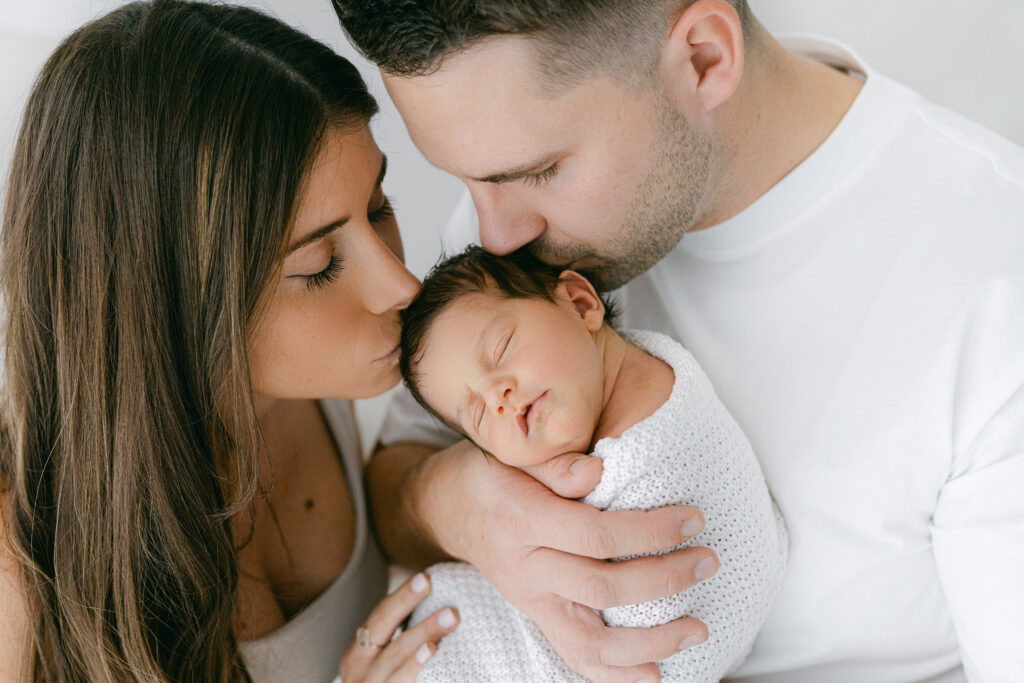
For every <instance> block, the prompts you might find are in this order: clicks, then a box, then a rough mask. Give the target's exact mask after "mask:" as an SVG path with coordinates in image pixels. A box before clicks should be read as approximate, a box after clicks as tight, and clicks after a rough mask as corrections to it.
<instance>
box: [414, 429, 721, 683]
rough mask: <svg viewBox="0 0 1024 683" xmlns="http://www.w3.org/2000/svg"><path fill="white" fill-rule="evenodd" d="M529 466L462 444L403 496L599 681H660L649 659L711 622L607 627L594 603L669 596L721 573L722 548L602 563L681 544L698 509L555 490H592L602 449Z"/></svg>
mask: <svg viewBox="0 0 1024 683" xmlns="http://www.w3.org/2000/svg"><path fill="white" fill-rule="evenodd" d="M581 457H583V458H584V459H583V460H580V459H579V458H581ZM530 474H531V475H533V476H528V475H527V474H525V473H524V472H522V471H520V470H518V469H515V468H511V467H507V466H506V465H504V464H502V463H500V462H499V461H497V460H495V459H494V458H492V457H490V456H487V455H485V454H483V453H482V452H481V451H480V450H479V449H477V448H476V447H475V446H473V445H472V444H470V443H469V442H462V443H460V444H457V445H456V446H453V447H452V448H449V449H447V450H444V451H440V452H438V453H436V454H434V455H432V456H430V457H427V458H425V459H423V460H422V462H420V463H419V466H418V467H417V468H415V470H414V471H413V473H412V474H411V475H410V476H409V477H408V479H407V481H406V485H405V486H403V487H402V495H403V497H405V498H406V501H405V502H406V503H408V507H407V510H408V511H409V512H410V514H411V516H412V517H413V518H414V520H410V521H413V523H419V524H420V526H421V528H422V529H423V530H425V531H426V533H427V534H429V536H430V537H431V540H432V541H433V542H434V543H435V544H436V545H437V546H438V547H439V548H440V549H442V550H443V551H444V552H445V553H447V554H448V555H451V556H452V557H457V558H460V559H463V560H465V561H467V562H469V563H471V564H473V565H474V566H476V568H477V569H479V570H480V572H481V573H482V574H483V575H484V576H485V577H486V578H487V579H488V580H489V581H490V582H491V583H493V584H494V586H495V587H496V588H497V589H498V590H499V591H500V592H501V593H502V595H504V596H505V598H506V599H507V600H509V602H511V603H512V604H513V605H515V606H516V607H517V608H518V609H519V610H521V611H522V612H524V613H525V614H527V615H528V616H529V617H530V618H531V619H533V621H534V622H535V623H536V624H537V626H538V627H539V628H540V630H541V631H542V632H543V633H544V635H545V636H546V637H547V638H548V640H549V641H550V642H551V644H552V646H553V647H554V648H555V650H556V651H557V652H558V653H559V655H561V656H562V658H563V659H565V661H566V662H567V663H568V664H569V666H570V667H571V668H572V669H574V670H575V671H577V672H579V673H580V674H582V675H584V676H586V677H588V678H590V679H592V680H594V681H598V682H599V683H605V682H608V683H613V682H614V683H619V682H620V681H621V682H623V683H626V682H628V683H635V682H636V681H640V680H650V681H655V680H659V678H660V676H659V673H658V669H657V667H656V666H655V665H654V664H653V663H652V662H655V661H657V660H661V659H664V658H666V657H669V656H671V655H672V654H674V653H675V652H678V651H679V650H680V649H682V648H685V647H689V646H692V645H696V644H698V643H701V642H703V641H704V640H706V639H707V628H706V627H705V626H704V624H702V623H701V622H700V621H698V620H696V619H692V618H683V619H679V620H676V621H674V622H671V623H668V624H665V625H662V626H657V627H654V628H645V629H639V628H637V629H630V628H610V627H608V626H605V624H604V623H603V622H602V620H601V618H600V617H599V616H598V615H597V614H596V613H594V612H593V609H603V608H607V607H612V606H617V605H628V604H634V603H639V602H644V601H647V600H653V599H656V598H661V597H665V596H667V595H671V594H673V593H678V592H680V591H682V590H685V589H687V588H689V587H690V586H692V585H693V584H694V583H696V582H697V581H700V580H703V579H706V578H708V577H709V576H711V575H712V574H714V572H715V571H716V570H717V568H718V560H717V558H716V557H715V555H714V553H713V552H712V551H711V550H709V549H707V548H700V547H697V548H685V549H682V550H678V551H675V552H672V553H668V554H666V555H661V556H651V557H641V558H636V559H632V560H628V561H623V562H607V561H606V560H608V559H611V558H615V557H622V556H626V555H638V554H644V553H652V552H656V551H660V550H664V549H666V548H670V547H672V546H675V545H678V544H680V543H682V542H683V541H685V540H686V539H688V538H690V537H691V536H693V535H695V534H696V533H698V532H699V531H700V530H701V529H702V528H703V525H704V520H703V517H702V516H701V515H700V512H699V511H698V510H696V509H695V508H692V507H684V506H679V507H666V508H661V509H658V510H651V511H649V512H642V511H619V512H602V511H599V510H597V509H596V508H594V507H591V506H589V505H585V504H583V503H579V502H577V501H573V500H567V499H565V498H562V497H560V496H558V495H556V494H555V493H553V491H558V492H560V493H563V494H564V495H571V496H580V495H583V494H585V493H587V492H589V490H590V489H592V488H593V486H594V485H595V484H596V482H597V480H598V479H600V476H601V470H600V461H599V459H597V458H589V459H588V458H586V457H585V456H581V455H575V456H562V458H560V459H558V460H556V461H554V462H551V463H546V464H545V465H543V466H540V467H537V468H531V471H530ZM535 477H536V478H535ZM538 480H542V481H543V482H544V484H542V483H541V481H538ZM545 484H547V485H545ZM549 487H550V488H549ZM591 608H592V609H591Z"/></svg>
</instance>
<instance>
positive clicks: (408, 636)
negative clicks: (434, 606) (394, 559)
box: [339, 572, 459, 683]
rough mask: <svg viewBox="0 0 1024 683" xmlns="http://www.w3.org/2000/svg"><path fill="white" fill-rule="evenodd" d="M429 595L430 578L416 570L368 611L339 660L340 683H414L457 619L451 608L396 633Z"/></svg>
mask: <svg viewBox="0 0 1024 683" xmlns="http://www.w3.org/2000/svg"><path fill="white" fill-rule="evenodd" d="M428 593H430V579H429V578H428V577H427V575H426V574H424V573H422V572H420V573H419V574H416V575H415V576H413V577H412V578H411V579H409V580H408V581H406V582H405V583H403V584H402V585H401V586H400V587H399V588H398V590H396V591H395V592H394V593H392V594H391V595H389V596H387V597H386V598H384V599H383V600H381V603H380V604H379V605H377V607H375V608H374V610H373V611H372V612H370V616H369V617H367V619H366V622H365V623H364V624H363V626H361V627H359V629H357V630H356V642H355V643H354V644H353V645H352V646H351V647H349V649H348V650H347V651H346V652H345V654H344V655H343V656H342V658H341V667H340V669H339V671H340V675H341V680H342V681H344V683H377V682H378V681H388V682H389V683H405V682H409V683H413V682H414V681H415V680H416V676H417V674H419V671H420V669H422V668H423V665H424V664H426V662H427V660H429V659H430V658H431V657H432V656H433V655H434V653H435V652H437V643H438V641H439V640H441V638H442V637H444V636H445V635H447V634H448V633H451V632H452V631H454V630H455V627H456V626H457V625H458V623H459V615H458V614H457V613H456V611H455V610H454V609H452V608H450V607H445V608H444V609H440V610H438V611H437V612H434V613H433V614H431V615H430V616H429V617H427V618H426V619H424V620H423V621H421V622H420V623H418V624H416V625H415V626H413V627H412V628H410V629H408V630H406V631H404V632H403V633H402V634H401V635H399V636H398V637H397V638H395V639H394V640H392V636H394V634H395V631H396V630H398V627H399V626H400V625H401V623H402V622H403V621H405V620H406V618H407V617H408V616H409V615H410V614H412V611H413V610H414V609H416V605H418V604H420V603H421V602H422V601H423V599H424V598H425V597H427V594H428Z"/></svg>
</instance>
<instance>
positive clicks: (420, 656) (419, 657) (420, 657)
mask: <svg viewBox="0 0 1024 683" xmlns="http://www.w3.org/2000/svg"><path fill="white" fill-rule="evenodd" d="M428 659H430V648H429V647H427V644H426V643H423V644H422V645H420V649H418V650H416V661H417V662H419V663H420V664H423V663H424V662H426V661H427V660H428Z"/></svg>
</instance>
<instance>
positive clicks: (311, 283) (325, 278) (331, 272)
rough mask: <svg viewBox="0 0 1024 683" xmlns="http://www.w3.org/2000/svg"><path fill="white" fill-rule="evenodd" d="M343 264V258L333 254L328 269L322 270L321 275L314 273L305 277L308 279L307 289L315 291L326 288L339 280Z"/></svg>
mask: <svg viewBox="0 0 1024 683" xmlns="http://www.w3.org/2000/svg"><path fill="white" fill-rule="evenodd" d="M342 267H343V264H342V261H341V257H339V256H337V255H336V254H334V252H331V260H330V261H328V262H327V267H326V268H324V269H323V270H321V271H320V272H319V273H313V274H312V275H306V276H304V277H305V278H306V289H308V290H311V291H312V290H314V289H319V288H321V287H326V286H327V285H329V284H330V283H332V282H334V280H335V279H337V277H338V274H339V273H341V270H342Z"/></svg>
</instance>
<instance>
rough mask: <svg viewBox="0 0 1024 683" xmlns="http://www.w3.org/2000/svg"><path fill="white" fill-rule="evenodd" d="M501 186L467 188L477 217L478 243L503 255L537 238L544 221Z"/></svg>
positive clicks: (540, 233) (542, 228)
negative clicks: (478, 225) (478, 222)
mask: <svg viewBox="0 0 1024 683" xmlns="http://www.w3.org/2000/svg"><path fill="white" fill-rule="evenodd" d="M505 190H506V188H502V187H480V188H475V189H473V188H471V189H470V194H471V195H472V196H473V203H474V204H475V205H476V213H477V216H478V218H479V219H480V244H481V245H482V246H483V248H484V249H486V250H487V251H489V252H491V253H492V254H507V253H509V252H512V251H515V250H516V249H518V248H519V247H521V246H523V245H524V244H528V243H529V242H532V241H533V240H534V239H536V238H537V237H540V236H541V235H542V234H543V233H544V230H545V228H546V227H547V221H545V220H544V217H543V216H542V215H541V214H540V213H539V212H538V211H536V210H535V209H534V208H533V207H531V206H530V204H528V203H527V202H524V201H522V200H521V199H517V198H516V197H515V196H513V195H512V193H510V192H507V191H505Z"/></svg>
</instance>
